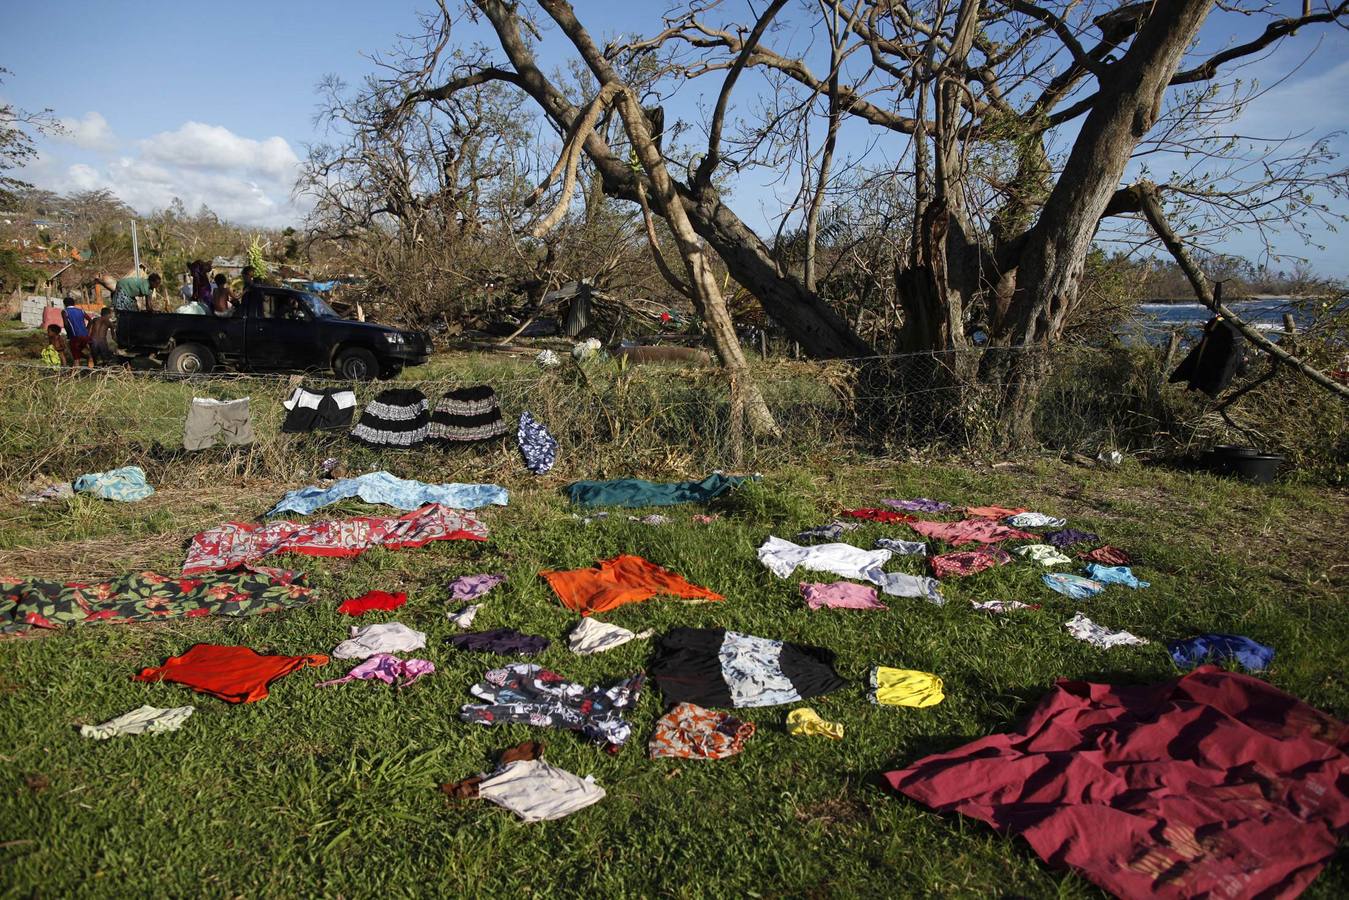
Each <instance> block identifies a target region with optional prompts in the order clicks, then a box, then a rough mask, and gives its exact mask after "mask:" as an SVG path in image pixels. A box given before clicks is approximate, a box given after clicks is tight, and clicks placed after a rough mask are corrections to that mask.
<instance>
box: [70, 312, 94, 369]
mask: <svg viewBox="0 0 1349 900" xmlns="http://www.w3.org/2000/svg"><path fill="white" fill-rule="evenodd" d="M62 314H63V317H64V319H65V323H66V334H68V335H70V342H69V345H70V358H71V360H72V363H71V365H78V364H79V363H81V362H83V361H84V360H85V359H86V357H87V358H88V360H89V368H91V369H92V368H93V367H94V355H93V354H92V353H90V352H89V343H90V342H89V317H88V316H86V315H85V314H84V310H82V309H80V308H79V307H78V306H76V305H75V299H74V298H73V297H67V298H66V299H65V309H64V310H63V313H62Z"/></svg>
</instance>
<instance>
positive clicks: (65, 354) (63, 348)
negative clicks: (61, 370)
mask: <svg viewBox="0 0 1349 900" xmlns="http://www.w3.org/2000/svg"><path fill="white" fill-rule="evenodd" d="M47 350H50V351H52V352H51V353H50V354H49V353H47ZM42 358H43V359H44V360H46V361H47V362H51V361H52V360H53V358H55V360H56V361H57V363H56V364H57V365H60V364H61V363H65V364H66V365H68V366H73V365H75V360H74V359H73V358H72V357H71V355H70V345H68V344H67V343H66V339H65V336H64V335H62V334H61V326H60V325H48V326H47V347H46V349H44V350H43V351H42Z"/></svg>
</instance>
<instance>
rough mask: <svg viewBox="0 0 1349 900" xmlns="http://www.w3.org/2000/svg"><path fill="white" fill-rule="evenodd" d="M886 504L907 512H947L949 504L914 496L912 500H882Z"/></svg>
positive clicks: (949, 507)
mask: <svg viewBox="0 0 1349 900" xmlns="http://www.w3.org/2000/svg"><path fill="white" fill-rule="evenodd" d="M881 502H882V503H884V504H885V505H886V506H890V507H893V508H894V509H903V510H907V511H908V512H926V513H939V512H948V511H949V510H950V509H951V504H949V503H946V502H944V501H942V500H930V499H928V498H927V497H915V498H914V499H912V500H882V501H881Z"/></svg>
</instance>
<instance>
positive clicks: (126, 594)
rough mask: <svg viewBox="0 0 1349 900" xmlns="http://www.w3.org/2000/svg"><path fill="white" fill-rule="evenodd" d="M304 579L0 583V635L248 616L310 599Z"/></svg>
mask: <svg viewBox="0 0 1349 900" xmlns="http://www.w3.org/2000/svg"><path fill="white" fill-rule="evenodd" d="M311 594H312V591H311V589H310V588H309V587H308V585H307V584H306V583H305V577H304V575H303V574H301V573H298V572H286V571H282V570H279V569H244V570H240V571H237V572H228V573H218V574H211V575H199V576H191V577H189V576H168V575H159V574H156V573H154V572H141V573H140V574H137V575H124V576H121V577H118V578H113V579H110V580H108V581H99V582H75V583H70V584H62V583H61V582H59V581H43V580H41V579H37V578H30V579H24V580H19V581H13V580H11V581H4V580H0V631H3V632H22V631H27V630H29V629H30V628H63V627H67V626H70V625H83V624H87V623H89V622H137V621H140V622H144V621H149V620H153V619H168V618H173V617H175V616H187V617H197V616H251V615H255V614H258V613H265V612H273V611H275V610H278V609H288V608H291V607H295V606H303V605H304V604H306V603H309V602H310V601H311V600H313V597H312V596H311Z"/></svg>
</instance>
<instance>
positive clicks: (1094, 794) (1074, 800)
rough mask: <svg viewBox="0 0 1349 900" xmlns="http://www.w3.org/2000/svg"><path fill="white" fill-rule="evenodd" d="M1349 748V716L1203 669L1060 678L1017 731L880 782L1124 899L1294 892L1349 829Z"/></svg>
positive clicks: (1213, 669) (1258, 683)
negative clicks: (1135, 676) (1092, 679)
mask: <svg viewBox="0 0 1349 900" xmlns="http://www.w3.org/2000/svg"><path fill="white" fill-rule="evenodd" d="M1347 754H1349V727H1347V726H1346V725H1345V724H1344V723H1342V722H1338V721H1336V720H1335V719H1332V718H1330V717H1329V716H1327V715H1325V714H1324V713H1321V712H1319V711H1317V710H1315V709H1313V708H1312V707H1310V706H1308V705H1306V704H1305V703H1302V702H1301V701H1299V700H1297V699H1296V698H1294V697H1291V696H1289V695H1288V694H1285V693H1283V692H1282V691H1279V690H1276V689H1275V688H1273V687H1271V686H1270V685H1268V684H1266V683H1265V682H1263V681H1261V680H1259V679H1257V678H1252V677H1250V676H1247V675H1238V674H1233V673H1230V672H1225V671H1223V670H1221V669H1218V668H1216V667H1214V666H1201V667H1200V668H1198V669H1195V670H1194V671H1193V672H1191V673H1190V674H1188V675H1186V676H1185V677H1184V678H1181V679H1179V680H1177V681H1168V682H1163V683H1161V684H1154V685H1144V686H1133V687H1121V686H1115V685H1109V684H1091V683H1088V682H1082V681H1061V682H1059V684H1058V686H1057V687H1056V688H1055V689H1054V690H1053V691H1051V692H1050V693H1049V694H1048V695H1047V696H1046V697H1045V698H1044V699H1043V700H1042V701H1041V702H1040V705H1039V706H1038V707H1036V709H1035V711H1034V712H1032V713H1031V715H1030V717H1029V718H1028V719H1027V720H1026V721H1025V723H1024V724H1023V725H1022V727H1021V729H1020V730H1018V731H1016V732H1013V733H1011V734H995V735H992V736H990V737H986V738H983V739H981V740H977V741H975V742H973V743H971V744H966V745H965V746H963V747H960V748H958V749H956V750H953V751H951V752H950V753H943V754H938V755H935V756H929V757H927V758H926V759H921V760H919V761H918V762H916V763H914V764H913V765H912V766H909V767H908V768H906V769H900V770H899V771H896V772H889V773H886V775H885V780H886V781H887V782H889V784H890V786H891V787H893V788H894V789H895V790H897V791H899V792H900V793H902V794H905V795H907V796H909V797H912V798H913V799H915V800H917V801H919V802H920V803H924V804H926V805H928V806H930V807H932V808H934V809H936V810H938V811H939V812H951V811H954V812H959V813H962V814H964V815H966V816H970V817H972V818H975V819H979V820H980V821H983V822H987V823H989V824H990V825H993V826H994V827H995V828H999V829H1003V830H1006V831H1010V832H1013V833H1015V834H1019V835H1021V836H1022V837H1024V838H1025V839H1026V840H1027V841H1029V842H1030V844H1031V846H1032V847H1033V848H1034V850H1035V852H1036V853H1037V854H1039V856H1040V858H1041V859H1043V860H1045V861H1046V862H1048V863H1051V864H1055V865H1067V866H1071V867H1072V868H1074V869H1076V870H1078V871H1079V872H1081V873H1082V874H1083V875H1084V876H1086V877H1087V878H1089V879H1090V880H1091V881H1093V882H1095V883H1096V884H1098V885H1100V886H1101V887H1102V888H1105V889H1106V890H1108V891H1111V892H1112V893H1114V894H1117V895H1119V896H1121V897H1142V896H1155V897H1197V896H1208V897H1221V898H1227V897H1231V898H1238V897H1254V896H1261V897H1294V896H1296V895H1297V894H1299V893H1301V892H1302V890H1303V889H1305V888H1306V887H1307V885H1308V884H1310V883H1311V881H1312V880H1313V879H1314V878H1315V877H1316V875H1317V873H1318V872H1320V871H1321V868H1322V867H1323V866H1324V865H1325V864H1326V862H1327V861H1328V860H1329V859H1330V857H1331V856H1332V855H1333V854H1334V852H1335V847H1336V832H1337V831H1342V830H1343V829H1344V828H1345V827H1346V825H1349V755H1347Z"/></svg>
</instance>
